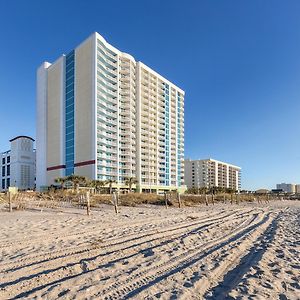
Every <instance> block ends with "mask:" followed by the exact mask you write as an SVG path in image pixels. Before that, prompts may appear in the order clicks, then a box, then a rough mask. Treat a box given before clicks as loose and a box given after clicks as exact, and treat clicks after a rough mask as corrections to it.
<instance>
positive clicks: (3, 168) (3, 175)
mask: <svg viewBox="0 0 300 300" xmlns="http://www.w3.org/2000/svg"><path fill="white" fill-rule="evenodd" d="M2 177H5V166H2Z"/></svg>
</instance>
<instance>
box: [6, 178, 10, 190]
mask: <svg viewBox="0 0 300 300" xmlns="http://www.w3.org/2000/svg"><path fill="white" fill-rule="evenodd" d="M6 187H7V188H9V187H10V178H6Z"/></svg>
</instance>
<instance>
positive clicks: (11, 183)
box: [0, 136, 36, 191]
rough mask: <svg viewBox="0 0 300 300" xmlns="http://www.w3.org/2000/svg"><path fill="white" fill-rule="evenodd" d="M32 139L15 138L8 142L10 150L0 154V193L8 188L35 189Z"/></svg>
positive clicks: (27, 137)
mask: <svg viewBox="0 0 300 300" xmlns="http://www.w3.org/2000/svg"><path fill="white" fill-rule="evenodd" d="M33 143H34V139H33V138H31V137H29V136H17V137H15V138H13V139H11V140H10V149H9V150H7V151H5V152H2V153H0V178H1V185H0V191H7V190H8V189H9V187H16V188H18V189H19V190H28V189H34V188H35V154H36V153H35V149H34V148H33Z"/></svg>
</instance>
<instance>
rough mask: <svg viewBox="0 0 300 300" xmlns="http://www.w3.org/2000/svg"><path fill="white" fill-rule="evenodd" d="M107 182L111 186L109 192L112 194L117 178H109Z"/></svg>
mask: <svg viewBox="0 0 300 300" xmlns="http://www.w3.org/2000/svg"><path fill="white" fill-rule="evenodd" d="M105 183H106V184H108V186H109V193H110V194H112V185H113V184H114V183H116V180H114V179H108V180H106V182H105Z"/></svg>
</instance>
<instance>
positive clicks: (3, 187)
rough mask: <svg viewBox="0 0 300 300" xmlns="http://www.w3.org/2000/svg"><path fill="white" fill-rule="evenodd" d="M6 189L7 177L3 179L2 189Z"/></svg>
mask: <svg viewBox="0 0 300 300" xmlns="http://www.w3.org/2000/svg"><path fill="white" fill-rule="evenodd" d="M4 189H5V179H2V190H4Z"/></svg>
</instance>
